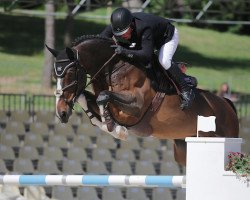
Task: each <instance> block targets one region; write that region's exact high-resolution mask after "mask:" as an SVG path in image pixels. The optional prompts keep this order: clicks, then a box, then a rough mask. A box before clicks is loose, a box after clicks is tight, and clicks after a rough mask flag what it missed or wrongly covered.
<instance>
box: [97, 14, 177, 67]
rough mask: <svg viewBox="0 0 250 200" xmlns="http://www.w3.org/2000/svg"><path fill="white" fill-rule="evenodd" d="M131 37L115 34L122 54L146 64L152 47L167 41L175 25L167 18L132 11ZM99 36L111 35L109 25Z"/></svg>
mask: <svg viewBox="0 0 250 200" xmlns="http://www.w3.org/2000/svg"><path fill="white" fill-rule="evenodd" d="M133 17H134V20H133V21H134V23H132V28H133V32H132V37H131V39H130V40H129V41H125V40H123V39H122V38H119V37H117V36H116V39H117V41H118V43H119V45H121V46H123V47H125V48H126V49H124V54H125V55H126V56H127V57H129V58H135V59H136V60H137V61H139V62H141V63H143V64H145V65H146V64H148V63H149V62H150V61H151V58H152V55H153V52H154V49H157V50H159V49H160V48H161V46H162V45H163V44H165V43H167V42H169V41H170V40H171V39H172V37H173V34H174V29H175V27H174V26H173V25H172V24H171V21H170V20H169V19H165V18H162V17H158V16H155V15H152V14H147V13H143V12H138V13H133ZM100 36H103V37H108V38H111V37H113V33H112V28H111V25H108V26H107V27H106V28H105V29H104V30H103V32H102V33H101V34H100Z"/></svg>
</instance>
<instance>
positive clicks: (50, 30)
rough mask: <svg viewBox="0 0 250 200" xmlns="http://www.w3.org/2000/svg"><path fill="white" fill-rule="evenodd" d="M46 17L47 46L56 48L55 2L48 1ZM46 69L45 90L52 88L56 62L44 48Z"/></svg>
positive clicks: (44, 73)
mask: <svg viewBox="0 0 250 200" xmlns="http://www.w3.org/2000/svg"><path fill="white" fill-rule="evenodd" d="M45 10H46V17H45V44H46V45H48V46H49V47H51V48H54V47H55V19H54V15H53V14H54V12H55V5H54V1H53V0H48V1H47V2H46V4H45ZM44 56H45V61H44V67H43V77H42V86H43V88H45V89H47V88H51V86H52V82H51V80H52V79H51V77H52V66H53V62H54V57H53V55H52V54H51V53H50V52H49V51H48V50H47V49H46V47H44Z"/></svg>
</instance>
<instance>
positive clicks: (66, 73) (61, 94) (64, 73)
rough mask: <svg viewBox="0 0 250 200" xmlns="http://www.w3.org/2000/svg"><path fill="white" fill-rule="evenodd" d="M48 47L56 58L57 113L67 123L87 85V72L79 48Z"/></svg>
mask: <svg viewBox="0 0 250 200" xmlns="http://www.w3.org/2000/svg"><path fill="white" fill-rule="evenodd" d="M47 48H48V50H49V51H50V52H51V53H52V54H53V55H54V56H55V58H56V59H55V62H54V77H55V78H56V80H57V86H56V90H55V96H56V114H57V116H58V117H59V119H60V120H61V122H62V123H67V122H68V119H69V117H70V115H71V114H72V109H73V107H74V103H75V101H76V100H77V98H78V97H79V95H80V94H81V93H82V92H83V90H84V88H85V86H86V81H87V73H86V71H85V69H84V68H83V67H82V66H81V65H80V63H79V58H78V51H77V50H75V49H73V48H72V49H71V48H66V49H64V50H62V51H56V50H54V49H51V48H49V47H48V46H47Z"/></svg>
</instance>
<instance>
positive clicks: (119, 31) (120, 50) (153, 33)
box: [100, 8, 195, 109]
mask: <svg viewBox="0 0 250 200" xmlns="http://www.w3.org/2000/svg"><path fill="white" fill-rule="evenodd" d="M110 21H111V25H108V26H107V27H106V28H105V29H104V30H103V32H102V33H101V34H100V35H101V36H103V37H109V38H111V37H115V39H116V41H117V42H118V45H116V46H115V48H116V49H115V52H116V53H117V54H121V55H123V56H126V57H128V58H131V59H136V60H137V61H139V62H141V63H143V64H144V65H148V64H149V63H150V61H151V59H152V55H153V52H154V49H157V50H159V57H158V59H159V62H160V64H161V65H162V66H163V67H164V69H165V70H168V72H169V73H170V76H171V77H172V79H173V80H174V81H175V82H176V83H177V84H178V85H179V89H180V92H181V97H182V104H181V109H185V108H188V107H189V106H190V105H191V103H192V101H193V99H194V98H195V94H194V91H193V89H192V88H191V87H190V86H189V85H188V84H187V82H186V81H185V74H183V73H182V72H181V70H180V68H179V67H178V65H177V64H175V63H174V62H172V57H173V55H174V53H175V50H176V48H177V45H178V41H179V36H178V31H177V29H176V28H175V27H174V26H173V25H172V24H171V21H170V20H168V19H165V18H161V17H158V16H155V15H152V14H147V13H143V12H138V13H133V14H132V13H131V12H130V11H129V10H128V9H126V8H117V9H116V10H114V11H113V13H112V15H111V19H110Z"/></svg>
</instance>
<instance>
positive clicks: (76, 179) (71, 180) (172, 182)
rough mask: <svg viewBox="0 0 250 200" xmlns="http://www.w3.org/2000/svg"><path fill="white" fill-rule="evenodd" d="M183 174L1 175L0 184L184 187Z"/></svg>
mask: <svg viewBox="0 0 250 200" xmlns="http://www.w3.org/2000/svg"><path fill="white" fill-rule="evenodd" d="M185 184H186V177H185V176H160V175H159V176H146V175H131V176H127V175H2V176H0V185H19V186H29V185H41V186H46V185H50V186H53V185H65V186H120V187H168V188H185Z"/></svg>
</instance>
